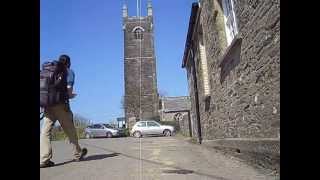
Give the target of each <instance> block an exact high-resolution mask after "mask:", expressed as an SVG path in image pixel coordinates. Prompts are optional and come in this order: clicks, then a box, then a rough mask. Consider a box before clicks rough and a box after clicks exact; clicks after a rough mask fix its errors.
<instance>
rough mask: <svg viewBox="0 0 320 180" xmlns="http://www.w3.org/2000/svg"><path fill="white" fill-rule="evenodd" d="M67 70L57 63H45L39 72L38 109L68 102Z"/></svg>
mask: <svg viewBox="0 0 320 180" xmlns="http://www.w3.org/2000/svg"><path fill="white" fill-rule="evenodd" d="M68 99H69V98H68V90H67V69H66V68H65V66H64V65H63V64H62V63H61V62H59V61H52V62H45V63H43V64H42V70H40V107H43V108H45V107H48V106H52V105H55V104H59V103H66V102H67V101H68Z"/></svg>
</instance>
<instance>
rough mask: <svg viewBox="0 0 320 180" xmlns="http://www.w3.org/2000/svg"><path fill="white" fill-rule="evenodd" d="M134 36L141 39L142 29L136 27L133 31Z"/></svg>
mask: <svg viewBox="0 0 320 180" xmlns="http://www.w3.org/2000/svg"><path fill="white" fill-rule="evenodd" d="M134 37H135V39H140V40H141V39H142V38H143V31H142V29H140V28H137V29H136V30H135V31H134Z"/></svg>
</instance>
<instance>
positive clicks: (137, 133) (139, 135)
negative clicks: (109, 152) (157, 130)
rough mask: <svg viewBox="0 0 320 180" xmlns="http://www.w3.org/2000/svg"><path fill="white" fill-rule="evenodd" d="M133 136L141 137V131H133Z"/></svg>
mask: <svg viewBox="0 0 320 180" xmlns="http://www.w3.org/2000/svg"><path fill="white" fill-rule="evenodd" d="M133 136H134V137H136V138H140V137H141V133H140V132H139V131H136V132H134V133H133Z"/></svg>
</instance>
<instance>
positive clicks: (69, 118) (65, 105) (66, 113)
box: [40, 55, 87, 168]
mask: <svg viewBox="0 0 320 180" xmlns="http://www.w3.org/2000/svg"><path fill="white" fill-rule="evenodd" d="M59 62H60V63H62V64H63V65H64V66H65V68H66V69H67V77H66V78H67V80H66V81H67V84H66V86H67V87H66V88H67V93H66V95H65V96H64V97H65V98H64V100H63V101H62V102H61V103H58V104H55V105H52V106H49V107H46V108H45V112H44V122H43V126H42V130H41V135H40V168H45V167H51V166H54V162H52V161H51V158H52V147H51V141H50V139H51V131H52V128H53V125H54V124H55V122H56V120H58V121H59V123H60V125H61V127H62V129H63V131H64V132H65V134H66V135H67V137H68V139H69V141H70V144H72V146H73V154H74V157H75V159H74V160H75V161H81V160H82V159H83V157H84V156H85V155H86V154H87V149H86V148H83V149H81V147H80V145H79V143H78V136H77V133H76V128H75V126H74V124H73V114H72V111H71V109H70V105H69V99H70V98H74V97H75V94H73V92H72V91H73V85H74V77H75V75H74V72H73V71H72V70H71V69H70V66H71V61H70V57H69V56H68V55H61V56H60V57H59Z"/></svg>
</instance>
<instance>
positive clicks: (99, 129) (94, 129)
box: [85, 124, 124, 139]
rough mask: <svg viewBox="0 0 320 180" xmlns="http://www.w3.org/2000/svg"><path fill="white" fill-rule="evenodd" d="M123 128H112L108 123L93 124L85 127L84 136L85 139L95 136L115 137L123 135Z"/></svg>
mask: <svg viewBox="0 0 320 180" xmlns="http://www.w3.org/2000/svg"><path fill="white" fill-rule="evenodd" d="M123 135H124V130H123V129H119V128H114V127H112V126H111V125H109V124H93V125H91V126H88V127H87V128H86V129H85V136H86V138H87V139H89V138H95V137H107V138H111V137H115V136H123Z"/></svg>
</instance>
